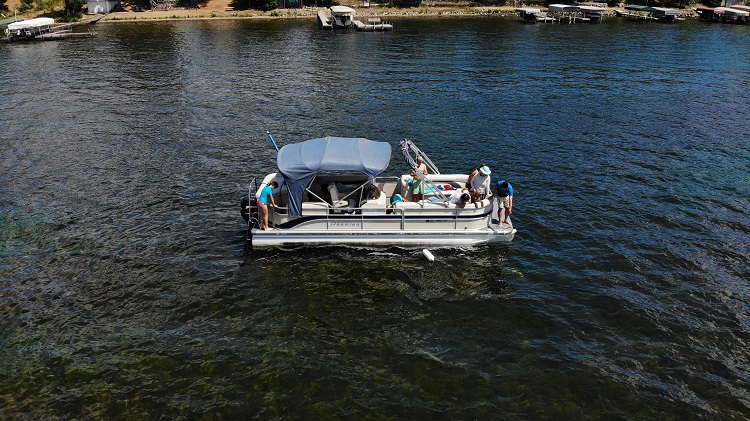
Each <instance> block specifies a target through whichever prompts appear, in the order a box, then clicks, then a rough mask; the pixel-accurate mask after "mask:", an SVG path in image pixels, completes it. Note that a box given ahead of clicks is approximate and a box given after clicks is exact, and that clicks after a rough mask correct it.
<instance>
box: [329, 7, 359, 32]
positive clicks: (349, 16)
mask: <svg viewBox="0 0 750 421" xmlns="http://www.w3.org/2000/svg"><path fill="white" fill-rule="evenodd" d="M356 14H357V12H355V11H354V9H352V8H351V7H346V6H331V26H333V28H334V29H335V28H351V27H352V25H353V21H354V16H355V15H356Z"/></svg>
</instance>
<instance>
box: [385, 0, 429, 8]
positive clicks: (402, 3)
mask: <svg viewBox="0 0 750 421" xmlns="http://www.w3.org/2000/svg"><path fill="white" fill-rule="evenodd" d="M421 3H422V0H391V1H390V5H391V6H393V7H404V8H405V7H419V5H420V4H421Z"/></svg>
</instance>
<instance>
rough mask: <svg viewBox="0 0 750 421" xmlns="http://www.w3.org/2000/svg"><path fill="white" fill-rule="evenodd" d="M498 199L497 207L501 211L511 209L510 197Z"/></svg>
mask: <svg viewBox="0 0 750 421" xmlns="http://www.w3.org/2000/svg"><path fill="white" fill-rule="evenodd" d="M496 197H497V207H498V208H500V209H507V208H509V207H510V196H505V197H500V196H496Z"/></svg>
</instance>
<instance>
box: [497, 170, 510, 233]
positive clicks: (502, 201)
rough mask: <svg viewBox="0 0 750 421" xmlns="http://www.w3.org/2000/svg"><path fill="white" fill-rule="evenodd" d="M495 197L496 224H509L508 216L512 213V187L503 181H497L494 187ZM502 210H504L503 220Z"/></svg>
mask: <svg viewBox="0 0 750 421" xmlns="http://www.w3.org/2000/svg"><path fill="white" fill-rule="evenodd" d="M495 197H497V221H498V223H499V224H501V225H502V224H510V215H511V214H512V213H513V186H511V185H510V183H508V182H507V181H505V180H500V181H498V182H497V184H496V185H495ZM503 209H506V211H505V219H504V220H503Z"/></svg>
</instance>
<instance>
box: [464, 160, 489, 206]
mask: <svg viewBox="0 0 750 421" xmlns="http://www.w3.org/2000/svg"><path fill="white" fill-rule="evenodd" d="M490 174H492V171H490V168H489V167H488V166H486V165H484V166H482V167H479V172H478V173H477V174H476V175H475V176H474V177H472V178H471V185H470V186H469V187H470V188H471V189H472V190H475V191H478V192H479V194H480V195H482V196H481V197H482V199H485V198H487V195H488V194H490Z"/></svg>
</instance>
